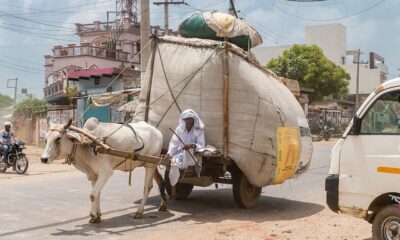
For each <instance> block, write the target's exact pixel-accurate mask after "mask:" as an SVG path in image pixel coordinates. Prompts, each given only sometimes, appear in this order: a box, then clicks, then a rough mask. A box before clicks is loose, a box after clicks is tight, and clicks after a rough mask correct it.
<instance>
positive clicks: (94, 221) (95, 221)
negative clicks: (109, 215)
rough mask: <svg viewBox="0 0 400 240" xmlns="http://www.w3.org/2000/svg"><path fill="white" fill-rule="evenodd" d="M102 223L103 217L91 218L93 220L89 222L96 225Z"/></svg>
mask: <svg viewBox="0 0 400 240" xmlns="http://www.w3.org/2000/svg"><path fill="white" fill-rule="evenodd" d="M100 222H101V217H100V216H98V217H95V218H91V219H90V220H89V223H92V224H94V223H100Z"/></svg>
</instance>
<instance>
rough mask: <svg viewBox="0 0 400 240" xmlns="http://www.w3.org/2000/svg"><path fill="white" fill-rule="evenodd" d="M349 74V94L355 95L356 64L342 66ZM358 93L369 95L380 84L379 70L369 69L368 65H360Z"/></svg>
mask: <svg viewBox="0 0 400 240" xmlns="http://www.w3.org/2000/svg"><path fill="white" fill-rule="evenodd" d="M342 67H343V68H344V69H345V70H346V72H348V73H349V74H350V77H351V80H350V83H349V86H348V88H349V94H356V77H357V64H348V65H344V66H342ZM359 79H360V81H359V93H360V94H370V93H371V92H372V91H373V90H374V89H375V88H376V87H377V86H379V85H380V84H381V80H380V79H381V76H380V70H379V69H369V68H368V64H360V78H359Z"/></svg>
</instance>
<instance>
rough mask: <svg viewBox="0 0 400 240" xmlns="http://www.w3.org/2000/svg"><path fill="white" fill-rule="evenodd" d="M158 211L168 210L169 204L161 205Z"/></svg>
mask: <svg viewBox="0 0 400 240" xmlns="http://www.w3.org/2000/svg"><path fill="white" fill-rule="evenodd" d="M158 211H160V212H165V211H167V206H165V205H161V206H160V207H159V208H158Z"/></svg>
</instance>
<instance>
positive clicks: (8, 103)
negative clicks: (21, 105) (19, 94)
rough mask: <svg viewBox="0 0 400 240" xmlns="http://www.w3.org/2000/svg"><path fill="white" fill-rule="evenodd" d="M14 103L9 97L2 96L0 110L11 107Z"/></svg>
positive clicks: (0, 97)
mask: <svg viewBox="0 0 400 240" xmlns="http://www.w3.org/2000/svg"><path fill="white" fill-rule="evenodd" d="M13 103H14V100H13V99H12V98H11V97H10V96H7V95H3V94H0V108H4V107H10V106H12V105H13Z"/></svg>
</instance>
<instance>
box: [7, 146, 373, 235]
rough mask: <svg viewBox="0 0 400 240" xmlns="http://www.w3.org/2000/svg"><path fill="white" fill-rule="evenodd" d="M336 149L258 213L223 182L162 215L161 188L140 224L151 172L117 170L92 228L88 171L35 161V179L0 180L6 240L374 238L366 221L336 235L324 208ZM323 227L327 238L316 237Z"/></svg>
mask: <svg viewBox="0 0 400 240" xmlns="http://www.w3.org/2000/svg"><path fill="white" fill-rule="evenodd" d="M332 146H333V142H322V143H317V144H315V152H314V155H313V160H312V165H311V167H310V169H309V171H308V172H307V173H306V174H304V175H303V176H301V177H299V178H298V179H294V180H290V181H288V182H286V183H285V184H283V185H279V186H272V187H267V188H264V189H263V193H262V198H261V200H260V202H259V204H258V206H257V207H256V208H254V209H250V210H242V209H238V208H236V207H235V204H234V201H233V197H232V192H231V189H230V187H229V186H221V185H220V186H219V189H218V190H215V187H214V186H212V187H209V188H195V191H194V192H193V193H192V195H191V196H190V198H189V199H187V200H184V201H176V202H170V203H169V206H168V207H169V211H168V212H158V211H157V206H158V204H159V197H158V196H157V188H153V191H152V194H151V196H152V197H150V198H149V200H148V205H147V207H146V212H145V215H144V218H143V219H140V220H135V219H133V218H132V213H134V212H135V210H136V207H137V206H138V203H139V201H140V198H141V194H142V191H143V180H142V179H143V176H144V171H143V169H139V170H137V171H135V172H134V174H133V186H132V187H129V186H128V175H127V174H126V173H121V172H116V173H115V174H114V176H113V177H112V178H111V179H110V181H109V182H108V184H107V185H106V187H105V189H104V191H103V194H102V212H103V222H102V223H100V224H98V225H90V224H88V220H89V219H88V214H89V208H90V201H89V193H90V189H91V186H90V183H89V182H88V181H87V180H86V177H85V176H84V175H83V174H81V173H80V172H78V171H76V170H75V169H74V168H73V167H71V166H67V165H61V164H53V165H41V164H39V163H33V164H32V165H31V168H30V170H29V175H28V176H18V175H16V174H14V173H7V174H1V175H0V184H1V187H0V239H13V240H15V239H128V238H132V237H137V238H141V239H166V238H167V239H169V238H174V239H187V238H188V237H190V238H198V239H346V238H347V239H358V237H360V239H368V236H369V235H370V234H369V233H368V232H367V233H363V232H365V231H366V230H365V229H367V231H369V226H368V224H366V223H364V222H363V221H360V220H354V221H356V222H355V223H354V224H353V223H351V224H352V226H347V224H342V225H343V229H344V230H343V231H345V230H346V229H349V228H350V230H349V233H344V234H341V235H340V237H339V235H337V234H336V233H335V231H336V232H337V231H340V230H341V229H340V228H339V227H340V225H341V224H340V223H337V221H342V220H341V219H342V218H343V217H339V215H338V214H333V213H331V212H330V211H329V210H327V209H326V206H325V204H324V197H325V192H324V179H325V177H326V174H327V171H328V167H329V153H330V149H331V148H332ZM321 219H324V220H321ZM336 219H339V220H337V221H336ZM343 221H353V218H345V220H343ZM324 224H325V225H326V226H325V225H324ZM313 225H314V226H313ZM328 225H329V226H332V228H333V232H332V230H331V229H330V228H327V226H328ZM356 225H357V226H359V230H358V231H359V233H361V235H363V234H364V235H363V236H362V237H361V235H359V233H357V229H356V228H354V227H355V226H356ZM319 227H321V229H322V230H320V232H321V233H315V232H314V231H316V230H313V229H314V228H319ZM325 228H326V230H324V229H325ZM354 229H356V230H354ZM320 234H322V235H320ZM330 234H331V235H330ZM355 234H356V235H355ZM336 237H337V238H336Z"/></svg>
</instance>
